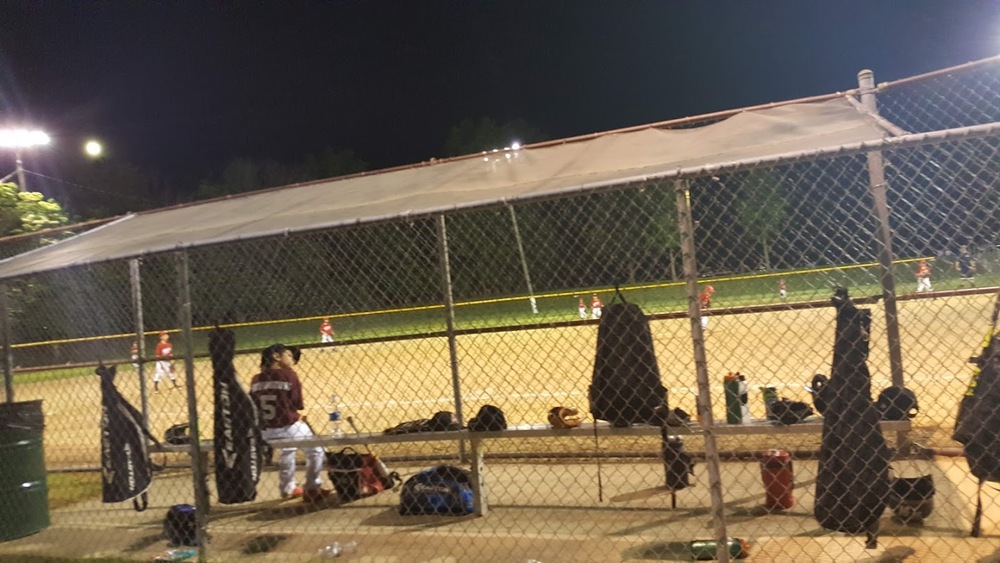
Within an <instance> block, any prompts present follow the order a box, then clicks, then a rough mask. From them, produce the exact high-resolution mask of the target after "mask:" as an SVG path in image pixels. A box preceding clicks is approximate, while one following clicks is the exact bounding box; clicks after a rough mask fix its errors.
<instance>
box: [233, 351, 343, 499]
mask: <svg viewBox="0 0 1000 563" xmlns="http://www.w3.org/2000/svg"><path fill="white" fill-rule="evenodd" d="M294 365H295V359H294V357H293V354H292V350H291V349H290V348H288V347H287V346H285V345H284V344H272V345H271V346H268V347H267V348H265V349H264V350H263V351H262V352H261V357H260V369H261V372H260V373H258V374H257V375H255V376H253V379H252V380H251V382H250V397H251V398H253V402H254V404H255V405H257V412H258V413H259V414H260V421H261V432H262V434H263V436H264V440H267V441H271V440H290V439H295V438H308V437H310V436H313V431H312V429H311V428H309V425H308V424H306V422H305V421H304V420H302V417H301V416H300V415H299V411H300V410H302V409H303V408H305V407H304V406H303V404H302V383H301V382H300V381H299V376H298V375H296V373H295V371H294V370H293V369H292V367H293V366H294ZM302 452H303V453H305V454H306V479H305V486H304V487H298V486H296V483H295V448H285V449H282V450H281V455H280V457H279V458H278V467H279V473H278V487H279V489H280V492H281V498H295V497H302V498H303V500H305V501H307V502H308V501H318V500H321V499H323V498H325V497H327V496H328V495H329V494H330V490H328V489H324V488H322V484H323V458H324V456H325V454H324V453H323V448H319V447H314V448H302Z"/></svg>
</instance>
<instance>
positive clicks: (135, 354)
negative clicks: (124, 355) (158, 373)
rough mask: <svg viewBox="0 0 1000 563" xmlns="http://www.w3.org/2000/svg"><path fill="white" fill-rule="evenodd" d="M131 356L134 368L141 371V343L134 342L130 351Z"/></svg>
mask: <svg viewBox="0 0 1000 563" xmlns="http://www.w3.org/2000/svg"><path fill="white" fill-rule="evenodd" d="M129 354H130V355H131V356H132V367H134V368H135V369H139V343H138V342H136V341H134V340H133V341H132V349H131V350H129Z"/></svg>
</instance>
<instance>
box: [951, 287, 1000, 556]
mask: <svg viewBox="0 0 1000 563" xmlns="http://www.w3.org/2000/svg"><path fill="white" fill-rule="evenodd" d="M998 315H1000V292H997V300H996V303H995V305H994V307H993V315H992V326H991V327H990V332H989V334H988V335H987V338H986V340H985V342H984V344H983V351H982V354H980V355H979V356H977V357H975V358H971V359H970V361H972V362H973V363H975V364H976V368H977V373H975V374H974V376H973V380H972V383H971V384H970V385H969V389H968V391H966V394H965V396H963V397H962V402H961V403H959V412H958V416H957V419H956V421H955V433H954V435H953V436H952V438H953V439H954V440H956V441H958V442H960V443H961V444H962V446H963V449H964V450H965V458H966V460H967V461H968V463H969V471H971V472H972V474H973V475H975V476H976V477H977V478H978V479H979V493H978V495H977V499H976V512H975V515H974V516H973V519H972V537H979V535H980V532H981V521H982V516H983V502H982V498H981V496H982V488H983V483H985V482H987V481H993V482H1000V409H998V408H997V405H1000V338H998V337H997V331H996V327H997V317H998Z"/></svg>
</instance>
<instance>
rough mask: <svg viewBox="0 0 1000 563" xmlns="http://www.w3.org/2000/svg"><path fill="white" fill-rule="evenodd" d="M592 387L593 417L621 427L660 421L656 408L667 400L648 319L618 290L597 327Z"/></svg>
mask: <svg viewBox="0 0 1000 563" xmlns="http://www.w3.org/2000/svg"><path fill="white" fill-rule="evenodd" d="M589 391H590V412H591V413H593V416H594V418H595V419H601V420H607V421H608V422H610V423H611V424H612V425H613V426H618V427H624V426H628V425H630V424H633V423H637V422H638V423H653V424H659V420H657V415H656V408H657V407H659V406H662V405H665V404H666V396H667V395H666V393H667V391H666V388H664V387H663V384H662V382H661V380H660V368H659V366H658V364H657V362H656V353H655V352H654V351H653V337H652V334H651V332H650V330H649V319H647V318H646V315H645V314H643V312H642V309H640V308H639V306H638V305H636V304H634V303H627V302H625V299H624V298H623V297H622V296H621V292H619V291H618V290H617V289H616V290H615V299H614V300H612V302H611V303H610V304H609V305H608V306H607V307H606V308H605V309H604V314H603V315H602V316H601V324H600V326H599V327H598V329H597V355H596V357H595V359H594V376H593V380H592V382H591V385H590V389H589Z"/></svg>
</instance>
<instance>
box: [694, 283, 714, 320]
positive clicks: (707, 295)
mask: <svg viewBox="0 0 1000 563" xmlns="http://www.w3.org/2000/svg"><path fill="white" fill-rule="evenodd" d="M714 294H715V288H714V287H712V286H710V285H706V286H705V289H704V290H702V292H701V295H699V296H698V301H699V302H700V303H701V309H702V310H706V309H709V308H711V307H712V295H714ZM701 329H702V330H708V317H707V316H705V315H702V317H701Z"/></svg>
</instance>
